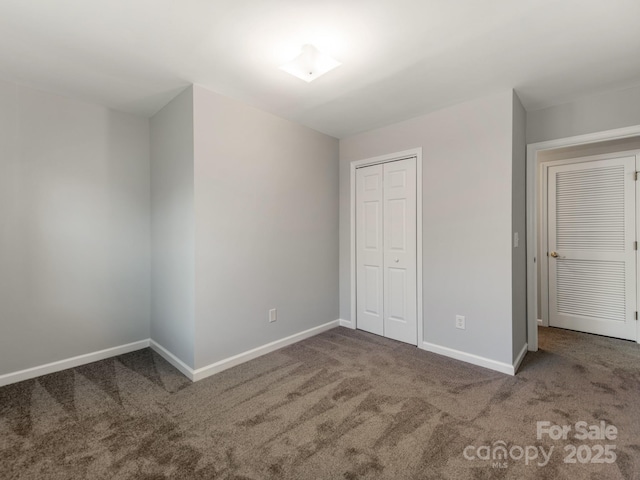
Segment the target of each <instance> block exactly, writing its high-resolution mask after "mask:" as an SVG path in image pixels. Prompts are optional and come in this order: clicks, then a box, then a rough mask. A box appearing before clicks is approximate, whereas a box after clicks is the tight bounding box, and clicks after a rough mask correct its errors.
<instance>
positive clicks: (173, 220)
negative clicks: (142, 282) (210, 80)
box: [150, 87, 195, 368]
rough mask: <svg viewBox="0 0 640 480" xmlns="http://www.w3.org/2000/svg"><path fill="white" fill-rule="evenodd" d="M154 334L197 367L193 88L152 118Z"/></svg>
mask: <svg viewBox="0 0 640 480" xmlns="http://www.w3.org/2000/svg"><path fill="white" fill-rule="evenodd" d="M150 123H151V232H152V248H151V250H152V267H151V279H152V295H151V299H152V302H151V305H152V306H151V330H150V331H151V338H152V339H153V340H154V341H155V342H157V343H159V344H160V345H161V346H162V347H164V348H165V349H167V350H169V351H170V352H171V353H172V354H173V355H175V356H176V357H178V358H179V359H180V360H182V361H183V362H184V363H186V364H187V365H188V366H190V367H192V368H193V366H194V361H195V360H194V358H195V351H194V348H195V347H194V344H195V339H194V337H195V317H194V308H195V297H194V295H195V271H194V269H195V265H194V262H195V253H194V252H195V249H194V242H195V227H194V167H193V161H194V154H193V150H194V146H193V142H194V136H193V89H192V87H189V88H187V89H186V90H185V91H184V92H182V93H181V94H180V95H178V96H177V97H176V98H174V99H173V100H172V101H171V102H169V104H167V105H166V106H165V107H164V108H163V109H162V110H160V111H159V112H158V113H157V114H156V115H154V116H153V118H151V122H150Z"/></svg>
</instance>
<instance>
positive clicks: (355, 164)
mask: <svg viewBox="0 0 640 480" xmlns="http://www.w3.org/2000/svg"><path fill="white" fill-rule="evenodd" d="M408 158H415V159H416V179H417V182H416V234H417V235H416V237H417V238H416V242H417V243H416V247H417V248H416V273H417V278H416V290H417V291H416V300H417V302H416V303H417V305H416V307H417V323H418V347H419V348H422V346H423V345H422V344H423V343H424V334H423V326H424V324H423V309H422V297H423V295H422V148H421V147H419V148H414V149H411V150H404V151H402V152H397V153H392V154H388V155H381V156H379V157H373V158H366V159H363V160H354V161H352V162H351V163H350V165H349V170H350V171H349V190H350V197H351V205H350V221H349V223H350V236H351V240H350V274H351V279H350V283H351V312H350V313H351V319H350V320H345V319H342V320H340V325H342V326H343V327H348V328H352V329H354V330H355V329H356V328H357V314H356V272H357V264H356V169H357V168H361V167H367V166H370V165H377V164H382V163H388V162H394V161H397V160H405V159H408Z"/></svg>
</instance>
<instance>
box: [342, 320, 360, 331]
mask: <svg viewBox="0 0 640 480" xmlns="http://www.w3.org/2000/svg"><path fill="white" fill-rule="evenodd" d="M338 322H340V326H341V327H347V328H350V329H351V330H354V329H355V328H356V326H355V325H354V324H353V322H352V321H351V320H343V319H342V318H341V319H340V320H338Z"/></svg>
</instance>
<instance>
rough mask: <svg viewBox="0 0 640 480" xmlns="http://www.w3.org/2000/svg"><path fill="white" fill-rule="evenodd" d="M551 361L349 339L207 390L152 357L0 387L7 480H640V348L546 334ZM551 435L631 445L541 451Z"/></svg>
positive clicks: (273, 360)
mask: <svg viewBox="0 0 640 480" xmlns="http://www.w3.org/2000/svg"><path fill="white" fill-rule="evenodd" d="M540 347H541V349H540V351H539V352H537V353H533V354H532V353H530V354H529V355H527V357H526V359H525V362H524V363H523V365H522V368H521V369H520V372H519V373H518V375H517V376H515V377H510V376H507V375H503V374H500V373H497V372H493V371H491V370H486V369H483V368H480V367H475V366H472V365H468V364H465V363H461V362H458V361H455V360H451V359H448V358H445V357H442V356H438V355H435V354H431V353H427V352H424V351H421V350H418V349H417V348H415V347H411V346H407V345H404V344H401V343H397V342H394V341H391V340H387V339H384V338H380V337H377V336H374V335H370V334H367V333H363V332H359V331H351V330H347V329H344V328H337V329H334V330H331V331H329V332H326V333H323V334H321V335H318V336H316V337H314V338H311V339H308V340H305V341H303V342H300V343H298V344H295V345H292V346H290V347H287V348H284V349H282V350H279V351H277V352H274V353H271V354H269V355H266V356H264V357H261V358H259V359H256V360H254V361H251V362H249V363H246V364H243V365H240V366H238V367H235V368H233V369H231V370H227V371H225V372H223V373H221V374H218V375H216V376H214V377H210V378H208V379H205V380H202V381H201V382H198V383H195V384H192V383H190V382H189V381H188V380H187V379H185V378H184V377H182V376H181V375H180V373H178V372H177V371H176V370H174V369H173V367H171V366H170V365H169V364H168V363H167V362H165V361H164V360H163V359H162V358H161V357H159V356H158V355H157V354H156V353H154V352H152V351H151V350H149V349H146V350H141V351H139V352H135V353H130V354H127V355H122V356H119V357H116V358H113V359H109V360H104V361H101V362H96V363H93V364H90V365H86V366H83V367H79V368H74V369H71V370H67V371H63V372H59V373H55V374H51V375H47V376H43V377H40V378H37V379H34V380H29V381H25V382H21V383H18V384H14V385H10V386H7V387H3V388H0V478H2V479H3V480H4V479H61V480H62V479H64V480H71V479H83V480H84V479H143V480H152V479H153V480H155V479H165V478H166V479H202V480H209V479H254V480H258V479H292V480H293V479H295V480H305V479H347V480H356V479H358V480H363V479H373V478H381V479H382V478H384V479H396V480H400V479H467V478H469V479H490V478H505V479H507V478H514V479H516V478H517V479H522V478H540V479H545V478H547V479H561V478H567V479H638V478H640V348H639V346H638V345H636V344H634V343H631V342H625V341H621V340H612V339H608V338H603V337H598V336H592V335H586V334H580V333H575V332H569V331H563V330H556V329H541V331H540ZM538 421H548V422H551V424H556V425H560V426H562V425H570V426H572V427H573V426H574V425H575V423H576V422H579V421H585V422H587V424H589V425H591V424H600V422H601V421H604V422H606V424H610V425H614V426H616V427H617V429H618V431H619V432H618V435H617V438H616V439H615V440H595V439H589V440H580V441H579V440H576V439H575V438H574V437H573V435H574V433H575V431H572V432H571V433H570V434H569V436H568V438H567V440H562V439H559V440H553V439H550V438H549V437H548V436H545V437H543V438H542V439H540V440H538V439H537V438H536V422H538ZM500 442H504V444H503V443H500ZM583 444H584V445H587V447H585V448H582V449H581V451H580V455H581V456H580V458H579V460H577V461H576V463H565V461H564V460H565V459H566V458H567V457H568V456H569V454H570V451H571V448H572V447H570V446H569V447H567V446H568V445H574V446H575V447H576V448H577V447H578V446H579V445H583ZM607 444H609V445H615V449H614V450H613V452H615V456H616V460H615V462H613V463H591V462H593V461H594V459H596V460H597V461H600V460H604V458H605V457H603V456H598V455H599V453H598V451H599V447H598V445H603V446H604V445H607ZM501 445H505V446H506V448H507V449H509V450H508V452H511V453H512V454H509V453H507V458H506V459H505V460H500V458H499V457H498V458H497V459H495V460H482V459H479V458H478V456H480V457H484V456H485V454H486V452H487V451H491V452H494V451H495V452H496V455H497V454H499V453H500V452H501V450H500V449H499V448H497V447H499V446H501ZM483 446H484V449H483ZM467 447H469V448H467ZM471 447H473V448H471ZM489 447H490V448H489ZM517 447H522V448H523V451H527V450H526V449H527V448H528V452H529V454H530V455H529V456H530V457H531V456H533V450H534V449H535V450H536V452H538V451H539V449H540V448H543V449H544V451H545V452H549V450H550V448H551V447H553V450H552V453H551V455H550V460H549V462H548V463H547V464H546V465H544V466H541V465H540V463H541V462H542V461H543V458H542V456H539V458H538V459H533V460H530V461H529V462H528V463H529V464H528V465H527V462H526V459H525V458H524V457H523V458H521V459H518V458H517V457H518V455H519V452H520V450H518V448H517ZM565 447H566V448H568V450H565ZM603 448H604V447H603ZM465 449H466V450H465ZM587 449H588V451H587ZM610 450H611V448H610ZM465 451H466V452H467V456H468V457H473V459H467V458H465V455H464V452H465ZM512 457H515V458H512ZM574 458H575V457H574ZM587 458H589V461H588V462H586V463H582V461H584V460H585V459H587ZM608 458H609V459H611V458H612V457H611V456H609V457H608ZM569 460H571V457H570V458H569Z"/></svg>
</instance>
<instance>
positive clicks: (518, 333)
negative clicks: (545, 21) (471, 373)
mask: <svg viewBox="0 0 640 480" xmlns="http://www.w3.org/2000/svg"><path fill="white" fill-rule="evenodd" d="M525 137H526V112H525V109H524V107H523V106H522V103H521V102H520V99H519V98H518V96H517V95H516V93H515V92H513V129H512V149H513V150H512V159H513V160H512V161H513V171H512V185H511V198H512V208H511V223H512V229H513V230H512V234H513V237H512V241H513V244H512V250H511V251H512V256H511V263H512V273H511V281H512V309H513V310H512V318H513V330H512V334H513V342H512V344H513V361H516V360H517V357H518V355H519V354H520V352H521V351H522V347H523V346H524V345H525V344H526V343H527V180H526V172H527V142H526V138H525ZM516 233H517V234H518V237H519V238H518V245H517V246H516V244H515V234H516Z"/></svg>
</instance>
